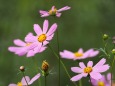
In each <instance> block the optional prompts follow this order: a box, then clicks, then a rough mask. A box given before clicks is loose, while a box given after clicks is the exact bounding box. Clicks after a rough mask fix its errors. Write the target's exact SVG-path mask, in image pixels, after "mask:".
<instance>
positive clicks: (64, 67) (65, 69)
mask: <svg viewBox="0 0 115 86" xmlns="http://www.w3.org/2000/svg"><path fill="white" fill-rule="evenodd" d="M48 47H49V48H50V49H51V51H52V52H53V53H54V55H55V56H56V57H57V59H59V56H58V55H57V54H56V52H55V51H54V50H53V49H52V47H51V46H50V45H49V44H48ZM60 63H61V64H62V66H63V68H64V70H65V72H66V74H67V76H68V77H69V79H71V76H70V75H69V73H68V71H67V68H66V66H65V65H64V63H63V62H62V60H61V59H60ZM73 84H74V85H75V86H77V85H76V83H74V82H73Z"/></svg>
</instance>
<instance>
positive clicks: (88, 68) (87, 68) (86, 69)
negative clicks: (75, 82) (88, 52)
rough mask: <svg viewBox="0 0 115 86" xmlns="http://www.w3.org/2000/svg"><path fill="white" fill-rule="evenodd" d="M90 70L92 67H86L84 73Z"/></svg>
mask: <svg viewBox="0 0 115 86" xmlns="http://www.w3.org/2000/svg"><path fill="white" fill-rule="evenodd" d="M92 70H93V69H92V67H86V68H84V73H90V72H91V71H92Z"/></svg>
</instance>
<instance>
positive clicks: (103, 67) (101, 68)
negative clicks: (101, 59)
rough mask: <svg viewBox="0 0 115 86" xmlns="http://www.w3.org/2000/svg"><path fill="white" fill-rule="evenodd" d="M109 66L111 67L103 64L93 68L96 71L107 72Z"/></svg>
mask: <svg viewBox="0 0 115 86" xmlns="http://www.w3.org/2000/svg"><path fill="white" fill-rule="evenodd" d="M109 67H110V66H109V65H103V66H98V67H95V68H93V70H94V71H95V72H105V71H107V70H108V69H109Z"/></svg>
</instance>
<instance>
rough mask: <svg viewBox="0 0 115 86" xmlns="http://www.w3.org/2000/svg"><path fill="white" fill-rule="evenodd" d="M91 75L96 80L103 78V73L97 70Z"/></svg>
mask: <svg viewBox="0 0 115 86" xmlns="http://www.w3.org/2000/svg"><path fill="white" fill-rule="evenodd" d="M90 77H91V78H93V79H95V80H99V79H101V78H102V75H101V74H100V73H97V72H91V73H90Z"/></svg>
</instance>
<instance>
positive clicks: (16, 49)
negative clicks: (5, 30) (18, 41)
mask: <svg viewBox="0 0 115 86" xmlns="http://www.w3.org/2000/svg"><path fill="white" fill-rule="evenodd" d="M20 49H21V48H20V47H14V46H12V47H8V50H9V51H10V52H17V51H19V50H20Z"/></svg>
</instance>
